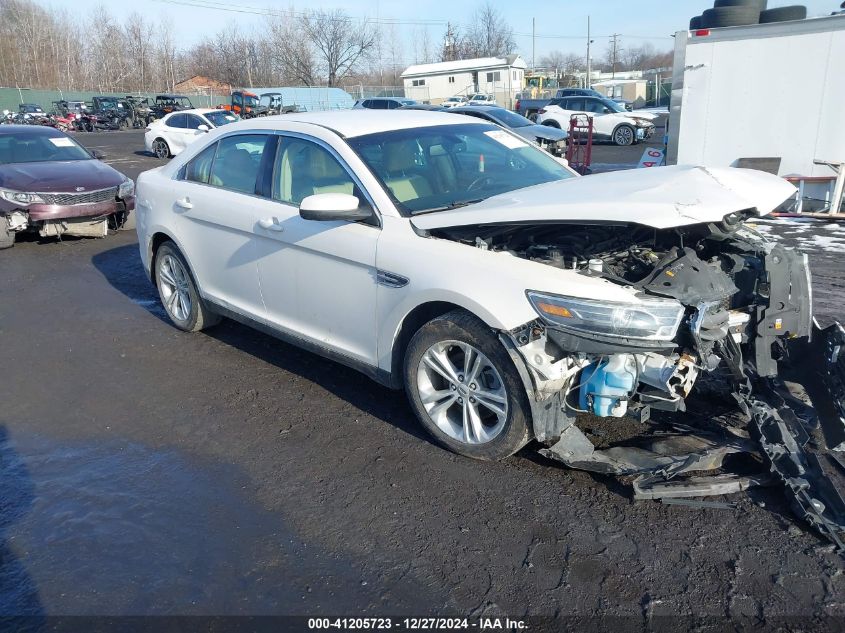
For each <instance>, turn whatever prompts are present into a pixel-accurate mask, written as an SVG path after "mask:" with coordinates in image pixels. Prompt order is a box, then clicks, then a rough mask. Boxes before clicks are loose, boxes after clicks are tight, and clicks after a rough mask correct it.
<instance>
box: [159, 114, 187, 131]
mask: <svg viewBox="0 0 845 633" xmlns="http://www.w3.org/2000/svg"><path fill="white" fill-rule="evenodd" d="M165 124H166V125H167V127H175V128H180V129H185V128H186V127H188V116H187V115H186V114H174V115H173V116H172V117H170V118H169V119H167V121H166V122H165Z"/></svg>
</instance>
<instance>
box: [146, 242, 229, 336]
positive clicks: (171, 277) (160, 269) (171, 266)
mask: <svg viewBox="0 0 845 633" xmlns="http://www.w3.org/2000/svg"><path fill="white" fill-rule="evenodd" d="M153 270H155V281H156V287H157V288H158V296H159V298H160V299H161V304H162V306H164V310H165V312H167V316H168V317H169V318H170V321H171V322H172V323H173V325H175V326H176V327H177V328H179V329H180V330H183V331H185V332H199V331H200V330H204V329H205V328H208V327H211V326H212V325H215V324H217V323H218V322H219V321H220V317H219V316H218V315H216V314H214V313H213V312H212V311H211V310H209V309H208V308H207V307H206V305H205V302H204V301H203V300H202V298H201V297H200V295H199V292H197V286H196V282H194V277H193V275H191V269H190V268H189V267H188V263H187V262H186V261H185V258H184V257H183V256H182V253H180V252H179V249H178V248H176V245H175V244H173V243H172V242H167V243H165V244H162V245H161V246H160V247H159V249H158V251H157V252H156V256H155V268H154V269H153Z"/></svg>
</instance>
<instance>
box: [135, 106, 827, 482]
mask: <svg viewBox="0 0 845 633" xmlns="http://www.w3.org/2000/svg"><path fill="white" fill-rule="evenodd" d="M793 192H794V187H792V186H791V185H789V184H788V183H787V182H786V181H784V180H782V179H780V178H777V177H776V176H772V175H770V174H766V173H763V172H759V171H751V170H742V169H730V168H722V169H703V168H698V167H680V166H679V167H666V168H655V169H645V170H634V171H631V172H620V173H616V174H602V175H596V176H589V177H585V178H581V177H578V176H577V175H576V174H574V172H572V171H571V170H570V169H568V168H567V167H566V166H565V164H564V162H563V161H561V160H559V159H555V158H553V157H551V156H550V155H549V154H547V153H546V152H543V151H542V150H540V149H539V148H537V147H536V146H534V145H532V144H529V143H527V142H526V141H524V140H523V139H522V138H520V137H518V136H516V135H514V134H512V133H510V132H508V131H507V130H504V129H502V128H500V127H498V126H496V125H493V124H491V123H488V122H484V121H480V120H475V119H470V118H469V117H463V116H456V115H454V114H448V113H438V112H415V111H396V112H391V116H389V117H386V116H384V114H383V113H381V112H375V111H367V110H357V111H347V112H325V113H304V114H290V115H288V116H286V117H284V118H267V119H254V120H250V121H243V122H240V123H235V124H232V125H227V126H225V127H224V128H222V129H217V130H212V131H211V132H210V133H209V134H207V135H205V136H203V138H202V140H201V141H200V142H197V143H195V144H193V145H192V146H191V147H190V148H188V150H186V151H185V152H183V154H182V155H180V156H178V157H177V158H176V159H174V160H173V161H171V162H170V163H169V164H167V165H165V166H163V167H160V168H158V169H154V170H152V171H147V172H145V173H143V174H141V176H140V178H139V179H138V185H137V231H138V238H139V244H140V254H141V260H142V262H143V265H144V267H145V269H146V272H147V274H148V275H149V277H150V279H151V280H152V282H153V283H154V284H155V285H156V286H157V288H158V292H159V295H160V298H161V302H162V304H163V305H164V308H165V310H166V311H167V314H168V315H169V317H170V319H171V321H172V323H173V324H174V325H175V326H176V327H177V328H179V329H181V330H184V331H187V332H197V331H199V330H202V329H204V328H207V327H210V326H212V325H214V324H215V323H216V322H217V321H218V320H219V319H220V317H221V316H225V317H229V318H232V319H236V320H238V321H240V322H243V323H246V324H249V325H251V326H253V327H256V328H258V329H260V330H262V331H264V332H266V333H269V334H271V335H273V336H275V337H278V338H280V339H282V340H285V341H288V342H291V343H293V344H295V345H298V346H301V347H303V348H305V349H307V350H311V351H313V352H315V353H317V354H320V355H322V356H325V357H327V358H329V359H332V360H334V361H337V362H339V363H342V364H345V365H348V366H350V367H353V368H355V369H357V370H360V371H361V372H363V373H365V374H366V375H368V376H370V377H372V378H373V379H375V380H376V381H378V382H380V383H382V384H384V385H387V386H389V387H392V388H396V389H405V391H406V392H407V396H408V399H409V401H410V404H411V407H412V409H413V411H414V413H415V414H416V416H417V417H418V418H419V420H420V422H421V423H422V425H423V426H424V427H425V428H426V429H427V430H428V431H429V432H430V433H431V435H432V436H433V437H434V438H436V440H437V441H438V442H440V443H441V444H442V445H444V446H446V447H448V448H449V449H451V450H454V451H456V452H458V453H460V454H463V455H467V456H471V457H475V458H482V459H499V458H503V457H505V456H508V455H511V454H512V453H514V452H515V451H517V450H519V449H520V448H521V447H522V446H524V445H525V444H526V443H527V442H529V441H530V440H531V439H532V438H535V439H537V440H538V441H539V442H541V443H544V444H546V445H547V446H553V447H557V451H556V455H557V456H558V458H559V459H561V460H562V461H564V462H565V463H567V464H568V465H570V466H574V467H578V468H587V469H591V470H598V471H600V472H617V471H615V470H614V468H617V469H622V471H620V472H623V471H624V472H637V471H636V470H630V469H632V468H637V467H642V463H643V461H642V460H640V461H639V462H637V459H640V458H636V459H634V460H633V461H632V462H631V463H633V464H634V466H630V467H628V466H626V464H627V463H628V462H626V461H625V460H624V459H623V456H624V455H626V453H624V452H619V453H614V454H608V452H606V451H601V450H598V449H595V450H594V447H593V446H592V444H591V443H590V442H589V440H588V438H587V437H586V435H584V434H583V433H582V432H581V431H580V430H579V429H578V427H577V426H576V425H575V419H576V414H578V413H580V412H589V413H592V414H594V415H597V416H602V417H621V416H623V415H626V414H627V413H630V412H640V413H641V414H643V412H644V411H647V410H648V408H649V407H652V408H661V409H668V410H671V411H678V410H683V408H684V402H685V399H686V397H687V396H688V395H689V394H690V391H691V390H692V389H693V386H694V385H695V383H696V379H697V377H698V375H699V374H701V373H707V372H711V371H715V370H716V369H717V368H722V369H724V367H725V366H726V365H727V366H728V367H730V368H731V370H732V371H735V372H740V373H743V372H749V371H752V370H750V369H749V367H750V366H751V365H754V366H755V367H757V368H758V369H757V371H759V373H760V374H763V375H771V372H772V366H774V367H775V369H774V371H775V372H776V363H775V361H774V360H773V358H772V354H773V353H774V352H773V349H774V348H775V347H777V345H779V344H780V342H781V341H782V339H784V338H787V337H796V336H806V335H807V334H808V332H809V330H808V328H809V324H810V322H811V321H810V316H809V309H810V308H809V305H810V303H809V287H808V286H807V284H806V283H804V281H802V279H803V280H805V281H806V276H804V275H806V273H807V268H806V261H805V259H803V258H802V257H801V256H800V255H798V254H796V253H795V252H794V251H791V250H789V249H786V248H784V247H781V246H773V245H772V244H770V243H768V242H766V241H765V240H763V239H762V238H760V237H758V236H755V234H753V233H752V232H750V231H748V230H747V229H745V228H744V221H745V220H746V219H748V218H753V217H756V216H759V215H761V214H766V213H768V212H770V211H771V210H772V209H774V208H775V207H776V206H777V205H779V204H780V203H781V202H782V201H783V200H785V199H786V198H788V197H789V196H790V195H791V194H792V193H793ZM773 262H775V263H773ZM787 263H788V265H787ZM768 267H772V268H771V269H769V271H768V273H766V272H765V271H766V270H767V268H768ZM767 275H768V276H767ZM785 276H788V277H789V279H786V278H785ZM758 278H759V279H763V278H765V279H766V283H764V284H761V282H759V281H758ZM769 305H772V306H774V305H777V306H778V308H777V311H773V312H771V313H770V312H769V307H768V306H769ZM775 319H777V320H776V321H775ZM740 350H741V352H740ZM737 354H741V356H739V357H738V356H737ZM737 358H739V360H738V361H737ZM743 358H745V359H753V360H749V361H748V363H743V362H742V359H743ZM643 415H644V414H643ZM553 450H554V449H553ZM681 461H682V462H683V460H681ZM620 463H621V464H622V465H621V466H620ZM672 463H674V462H672ZM683 463H685V464H690V465H700V463H701V462H700V460H698V461H697V460H692V461H688V462H683ZM636 464H640V466H636ZM665 464H666V462H663V466H664V467H665ZM624 468H629V470H624Z"/></svg>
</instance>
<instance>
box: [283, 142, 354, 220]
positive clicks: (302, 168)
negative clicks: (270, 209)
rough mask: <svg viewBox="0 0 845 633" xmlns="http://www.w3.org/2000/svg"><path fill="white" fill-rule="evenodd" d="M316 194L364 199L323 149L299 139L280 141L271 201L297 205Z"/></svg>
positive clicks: (341, 166) (344, 171) (341, 168)
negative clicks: (343, 195) (331, 194)
mask: <svg viewBox="0 0 845 633" xmlns="http://www.w3.org/2000/svg"><path fill="white" fill-rule="evenodd" d="M319 193H348V194H350V195H354V196H357V197H358V200H359V201H363V200H364V198H363V197H362V195H361V192H360V190H359V189H358V187H357V186H356V185H355V181H354V180H352V177H351V176H350V175H349V172H347V171H346V169H344V167H343V165H341V164H340V162H339V161H338V160H337V159H336V158H335V157H334V155H333V154H332V153H331V152H329V151H328V150H327V149H325V148H324V147H322V146H320V145H317V144H316V143H314V142H312V141H308V140H305V139H300V138H293V137H290V138H282V139H281V142H280V144H279V149H278V153H277V157H276V166H275V171H274V174H273V198H274V199H275V200H278V201H279V202H284V203H285V204H291V205H295V206H299V205H300V203H301V202H302V201H303V200H304V199H305V198H307V197H308V196H313V195H317V194H319Z"/></svg>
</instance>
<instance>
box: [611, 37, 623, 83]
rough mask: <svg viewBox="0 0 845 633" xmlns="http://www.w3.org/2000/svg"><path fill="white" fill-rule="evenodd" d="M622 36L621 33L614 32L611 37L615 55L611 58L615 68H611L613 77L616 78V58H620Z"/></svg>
mask: <svg viewBox="0 0 845 633" xmlns="http://www.w3.org/2000/svg"><path fill="white" fill-rule="evenodd" d="M620 37H622V34H621V33H614V34H613V35H611V36H610V39H611V41H612V42H613V57H612V58H611V59H612V64H613V68H612V69H611V79H615V78H616V60H617V59H618V55H619V52H620V51H619V38H620Z"/></svg>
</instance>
